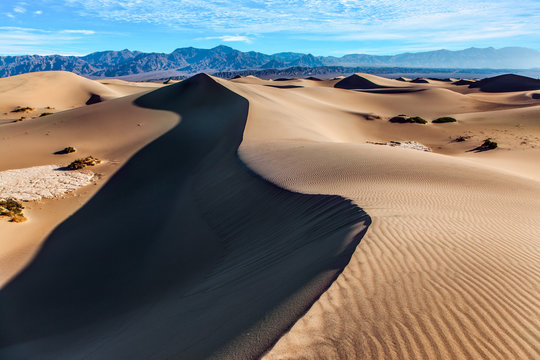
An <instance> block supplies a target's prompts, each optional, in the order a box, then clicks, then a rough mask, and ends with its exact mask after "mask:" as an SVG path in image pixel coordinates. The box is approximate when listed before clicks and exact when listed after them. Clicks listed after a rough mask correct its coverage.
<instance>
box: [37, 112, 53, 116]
mask: <svg viewBox="0 0 540 360" xmlns="http://www.w3.org/2000/svg"><path fill="white" fill-rule="evenodd" d="M51 114H52V113H50V112H44V113H41V114H39V117H42V116H47V115H51Z"/></svg>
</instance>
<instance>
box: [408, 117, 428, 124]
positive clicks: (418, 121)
mask: <svg viewBox="0 0 540 360" xmlns="http://www.w3.org/2000/svg"><path fill="white" fill-rule="evenodd" d="M408 120H409V122H411V123H416V124H427V121H426V120H425V119H422V118H421V117H420V116H414V117H410V118H409V119H408Z"/></svg>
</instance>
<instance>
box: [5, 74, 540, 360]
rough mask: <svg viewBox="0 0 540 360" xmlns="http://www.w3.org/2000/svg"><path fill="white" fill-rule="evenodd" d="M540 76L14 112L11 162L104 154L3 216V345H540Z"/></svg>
mask: <svg viewBox="0 0 540 360" xmlns="http://www.w3.org/2000/svg"><path fill="white" fill-rule="evenodd" d="M56 75H58V78H62V79H63V77H64V76H65V74H62V73H60V74H56ZM28 76H29V78H31V76H30V75H28ZM34 76H36V78H37V79H41V78H42V76H44V75H40V74H39V73H37V74H34ZM47 76H50V74H49V75H47ZM13 78H16V77H13ZM10 79H11V80H12V78H8V79H6V81H8V80H10ZM84 80H85V81H86V79H84ZM531 80H534V79H523V78H521V77H515V76H506V77H502V78H493V79H488V80H486V81H484V82H482V83H480V82H478V83H479V85H478V86H476V87H475V86H472V87H469V85H471V84H476V83H477V82H476V81H462V82H460V81H458V80H457V79H451V81H439V80H436V79H419V80H417V81H410V79H401V81H399V80H390V79H384V78H380V77H377V76H373V75H367V74H356V75H354V76H352V77H348V78H346V77H338V78H336V79H332V80H323V81H316V80H308V79H291V80H280V81H266V80H261V79H257V78H255V77H252V76H251V77H243V78H237V79H234V80H231V81H227V80H222V79H216V78H212V77H209V76H205V75H198V76H196V77H194V78H192V79H189V80H186V81H182V82H180V83H175V84H173V85H170V86H167V87H164V88H160V89H159V88H158V87H161V85H151V86H154V87H155V88H158V89H155V90H152V89H151V88H150V85H148V86H146V85H140V84H136V83H125V82H121V81H118V80H107V81H100V82H95V83H97V84H98V85H97V86H104V87H106V88H107V91H114V92H117V94H120V92H122V91H124V90H125V88H128V89H130V90H129V92H128V91H127V90H125V91H126V92H124V93H122V94H121V96H120V95H119V96H117V98H113V97H111V98H109V99H106V100H105V101H103V102H101V103H97V104H94V105H85V104H84V102H82V100H81V99H84V98H85V97H86V96H87V95H88V94H90V93H92V92H93V91H86V90H85V93H84V96H82V95H81V96H80V98H79V97H77V96H78V95H77V96H74V98H71V99H69V98H66V99H64V100H62V101H66V106H67V105H69V106H73V107H75V108H71V107H68V108H67V111H59V112H58V113H56V114H53V115H48V116H45V117H42V118H35V119H31V120H24V121H21V122H17V123H3V124H0V147H2V148H8V149H11V150H12V152H10V153H9V154H8V153H7V152H0V171H9V170H13V169H23V168H32V167H36V166H47V165H49V164H59V165H61V166H65V165H66V164H68V163H69V162H71V161H72V160H73V159H75V158H79V157H83V156H88V155H93V156H95V157H97V158H100V159H103V160H104V162H103V163H102V164H100V165H97V166H95V167H93V168H92V169H91V171H92V172H93V173H95V174H96V175H97V176H96V177H95V178H94V179H93V180H92V182H93V184H95V185H90V186H84V187H81V188H79V189H77V190H74V191H72V192H70V193H67V194H65V195H63V196H62V197H61V198H59V197H55V198H53V199H42V200H37V201H29V202H25V207H26V209H25V216H26V217H27V218H28V221H26V222H25V223H22V224H13V223H8V222H7V221H0V234H1V236H0V284H5V285H4V287H3V288H2V289H1V290H0V358H1V359H4V358H5V359H19V358H39V359H82V358H85V359H103V358H129V359H148V358H155V359H168V358H173V359H175V358H185V359H200V358H227V359H251V358H258V357H260V356H262V357H263V358H264V359H456V360H458V359H490V360H491V359H501V360H506V359H531V360H533V359H538V358H540V316H539V314H540V295H539V294H540V292H539V288H538V284H539V283H540V271H539V269H540V266H539V265H540V253H539V251H538V248H539V242H538V241H539V238H538V234H540V162H539V161H538V159H539V158H540V121H539V119H540V100H539V99H536V98H535V96H534V94H536V92H538V91H537V90H534V89H533V90H531V86H533V87H534V86H536V85H535V84H536V82H535V81H531ZM55 81H56V80H55ZM79 81H81V79H79V78H78V77H75V78H71V80H69V81H68V83H70V84H72V83H73V84H78V82H79ZM88 81H90V80H88ZM340 82H341V85H338V84H339V83H340ZM85 83H86V82H85ZM456 83H457V84H456ZM44 84H46V82H45V83H44ZM531 84H532V85H531ZM95 85H96V84H94V82H92V86H95ZM44 86H45V85H44ZM137 88H138V89H143V90H144V91H147V92H146V93H141V94H139V93H136V91H137ZM122 89H124V90H122ZM10 91H11V90H10ZM13 91H14V90H13ZM25 91H26V90H25ZM103 91H105V90H103ZM23 93H24V92H23ZM74 94H76V93H74ZM102 94H103V96H105V95H106V93H102ZM10 96H12V97H14V96H19V95H18V94H16V91H14V92H13V93H11V95H10ZM36 96H37V97H39V98H42V99H41V100H42V103H40V104H41V105H45V104H46V103H47V104H48V103H53V101H52V100H50V99H53V98H52V97H51V98H50V99H48V98H47V96H46V94H45V93H43V94H40V95H39V96H38V95H36ZM53 100H54V99H53ZM59 101H60V100H59ZM68 102H69V104H68ZM70 104H73V105H70ZM0 105H1V104H0ZM13 105H17V106H22V105H24V104H22V103H20V101H17V102H16V104H15V103H10V104H9V106H7V107H6V109H8V108H11V106H13ZM53 105H54V104H53ZM36 106H37V105H36ZM398 115H399V116H404V117H413V116H420V117H422V118H424V119H425V120H426V121H427V124H412V123H409V124H399V123H391V122H390V121H389V119H390V118H392V117H394V116H398ZM446 116H451V117H453V118H455V119H456V120H457V121H456V122H452V123H442V124H437V123H432V120H435V119H437V118H439V117H446ZM487 138H491V139H492V140H493V141H496V142H497V143H498V147H497V148H496V149H486V148H482V146H481V145H482V144H483V142H484V140H485V139H487ZM398 143H399V144H398ZM382 144H385V145H382ZM393 145H396V146H393ZM66 146H74V147H76V148H77V152H76V153H74V154H68V155H55V154H54V153H55V152H56V151H58V150H60V149H63V148H64V147H66ZM426 149H428V150H431V151H425V150H426ZM11 154H17V156H13V155H11ZM362 209H363V210H362ZM364 211H365V212H364ZM366 213H367V214H366ZM360 240H361V241H360Z"/></svg>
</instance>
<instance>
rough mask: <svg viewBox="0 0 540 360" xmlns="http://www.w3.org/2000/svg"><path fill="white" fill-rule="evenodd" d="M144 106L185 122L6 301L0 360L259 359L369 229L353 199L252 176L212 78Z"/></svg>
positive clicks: (70, 224) (92, 204) (72, 223)
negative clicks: (238, 152) (241, 158)
mask: <svg viewBox="0 0 540 360" xmlns="http://www.w3.org/2000/svg"><path fill="white" fill-rule="evenodd" d="M110 103H112V101H111V102H110ZM135 103H136V104H137V105H138V106H141V107H144V108H150V109H156V110H157V109H159V110H168V111H173V112H175V113H176V114H178V116H180V117H181V122H180V124H179V125H178V126H176V127H175V128H174V129H172V130H171V131H169V132H168V133H166V134H165V135H163V136H161V137H160V138H159V139H158V140H156V141H154V142H152V143H151V144H149V145H148V146H146V147H145V148H143V149H142V150H141V151H139V152H138V153H137V154H136V155H134V156H133V157H132V158H131V159H130V160H129V161H128V162H127V163H126V164H125V165H124V166H123V167H122V168H121V169H120V170H119V171H118V172H117V173H116V174H115V175H114V176H112V177H111V179H110V180H109V181H108V182H107V184H106V185H105V186H104V187H103V188H102V189H101V190H100V191H99V192H98V193H97V194H96V195H95V196H94V197H93V198H92V199H91V200H90V201H89V202H88V204H86V205H85V206H84V207H82V208H81V209H80V210H79V211H78V212H77V213H76V214H74V215H73V216H71V217H70V218H69V219H68V220H67V221H65V222H63V223H62V224H61V225H60V226H59V227H58V228H56V229H55V230H54V231H53V232H52V234H51V235H50V236H49V237H48V238H47V240H46V241H45V243H44V245H43V248H42V249H41V251H40V252H39V254H38V255H37V256H36V258H35V259H34V260H33V261H32V263H31V264H30V265H29V266H28V267H27V268H26V269H25V270H24V271H23V272H22V273H21V274H20V275H19V276H18V277H16V278H15V279H14V280H13V281H11V282H10V283H9V284H8V285H7V286H6V287H5V288H4V289H3V290H2V291H1V292H0V318H1V321H0V356H1V357H2V358H3V359H11V358H18V357H20V356H23V357H30V358H31V357H39V358H42V359H73V358H81V357H92V358H108V357H114V358H140V359H146V358H149V357H158V358H178V357H182V358H193V359H194V358H206V357H208V356H211V355H215V356H218V357H221V356H226V357H229V358H237V359H238V358H251V357H253V356H257V355H259V354H260V353H261V352H263V351H264V350H265V349H266V348H268V346H270V345H271V344H272V343H273V342H275V341H276V340H277V339H278V337H279V336H280V335H281V334H282V333H283V332H284V331H285V330H286V329H287V328H289V327H290V326H291V325H292V323H293V322H294V321H295V320H296V318H298V317H299V316H300V315H301V314H302V313H303V312H305V310H306V309H307V308H308V307H309V306H310V305H311V304H312V303H313V301H314V300H315V299H316V298H317V297H318V296H319V295H320V294H321V292H322V291H324V289H326V288H327V287H328V286H329V284H330V283H331V282H332V281H333V280H334V278H335V277H336V276H337V274H338V273H339V272H340V271H341V270H342V269H343V267H344V266H345V265H346V263H347V262H348V261H349V259H350V256H351V255H352V253H353V252H354V249H355V248H356V245H357V244H358V242H359V241H360V238H361V236H362V234H363V232H364V231H365V229H366V227H367V225H368V224H369V222H370V221H369V217H367V215H366V214H365V213H363V212H362V211H361V210H360V209H359V208H358V207H356V206H354V205H352V204H351V203H350V201H348V200H344V199H342V198H339V197H337V196H328V195H303V194H298V193H292V192H289V191H285V190H283V189H280V188H278V187H276V186H275V185H273V184H271V183H268V182H266V181H264V180H263V179H261V178H259V177H258V176H255V174H253V173H251V172H250V171H249V170H247V169H246V168H245V167H244V166H243V165H242V164H241V163H240V162H239V161H238V159H237V157H236V150H237V147H238V146H239V144H240V142H241V141H242V132H243V126H244V123H245V121H246V117H247V111H248V102H247V101H246V100H245V99H244V98H242V97H240V96H238V95H237V94H235V93H233V92H231V91H229V90H227V89H226V88H224V87H222V86H221V85H219V84H218V83H217V82H216V81H214V80H212V79H211V78H210V77H208V76H206V75H200V76H196V77H194V78H192V79H190V80H188V81H184V82H182V83H180V84H177V85H173V86H169V87H167V88H163V89H161V90H158V91H155V92H152V93H149V94H147V95H144V96H143V97H140V98H138V99H136V100H135ZM117 106H120V104H117ZM170 154H173V155H172V156H173V158H171V155H170ZM175 159H176V161H174V160H175ZM131 194H136V196H131ZM246 195H249V196H246ZM260 204H264V206H260ZM103 215H105V217H104V216H103ZM90 219H100V220H99V221H97V222H96V221H92V222H91V224H92V225H91V226H88V225H87V224H88V222H89V221H91V220H90ZM82 228H83V229H84V231H81V229H82ZM353 229H354V232H353V233H351V231H352V230H353ZM128 234H129V235H128ZM66 269H69V271H65V270H66ZM231 314H234V317H231V316H230V315H231ZM250 333H256V334H257V336H256V337H250Z"/></svg>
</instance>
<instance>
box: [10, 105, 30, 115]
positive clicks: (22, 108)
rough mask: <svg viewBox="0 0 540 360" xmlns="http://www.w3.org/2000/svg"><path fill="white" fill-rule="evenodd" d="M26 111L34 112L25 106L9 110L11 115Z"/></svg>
mask: <svg viewBox="0 0 540 360" xmlns="http://www.w3.org/2000/svg"><path fill="white" fill-rule="evenodd" d="M26 111H34V108H31V107H29V106H25V107H20V106H17V107H16V108H15V109H13V110H11V112H12V113H18V112H26Z"/></svg>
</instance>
